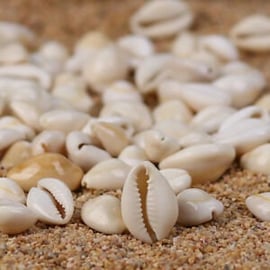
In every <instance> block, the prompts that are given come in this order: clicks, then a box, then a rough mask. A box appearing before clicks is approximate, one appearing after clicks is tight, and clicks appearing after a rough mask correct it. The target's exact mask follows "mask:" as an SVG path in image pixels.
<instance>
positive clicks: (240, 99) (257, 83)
mask: <svg viewBox="0 0 270 270" xmlns="http://www.w3.org/2000/svg"><path fill="white" fill-rule="evenodd" d="M213 85H214V86H215V87H217V88H219V89H221V90H223V92H225V93H228V94H229V95H230V96H231V101H232V106H233V107H236V108H242V107H244V106H247V105H249V104H251V103H253V102H254V101H255V100H256V98H257V97H258V96H259V94H260V93H261V92H262V90H263V88H264V87H265V85H266V81H265V78H264V76H263V75H262V73H261V72H259V71H257V70H251V71H247V72H244V73H238V74H231V75H225V76H223V77H221V78H219V79H217V80H216V81H214V82H213ZM217 91H219V90H218V89H217Z"/></svg>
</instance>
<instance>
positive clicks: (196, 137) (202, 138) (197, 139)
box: [178, 130, 213, 148]
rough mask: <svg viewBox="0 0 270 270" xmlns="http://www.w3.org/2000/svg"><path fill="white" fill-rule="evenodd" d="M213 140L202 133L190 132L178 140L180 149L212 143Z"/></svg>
mask: <svg viewBox="0 0 270 270" xmlns="http://www.w3.org/2000/svg"><path fill="white" fill-rule="evenodd" d="M212 142H213V139H212V137H211V136H210V135H208V134H207V133H205V132H203V131H197V130H194V131H190V132H188V133H187V134H186V135H184V136H182V137H181V138H179V139H178V143H179V145H180V147H181V148H186V147H190V146H193V145H198V144H206V143H212Z"/></svg>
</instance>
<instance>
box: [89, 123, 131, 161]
mask: <svg viewBox="0 0 270 270" xmlns="http://www.w3.org/2000/svg"><path fill="white" fill-rule="evenodd" d="M93 132H94V134H95V136H96V138H97V139H98V140H99V141H100V142H101V145H102V146H103V148H104V149H105V150H106V151H107V152H108V153H109V154H110V155H112V156H118V155H119V154H120V152H121V151H122V150H123V149H124V148H125V147H126V146H127V145H128V144H129V138H128V136H127V135H126V133H125V131H124V129H122V128H121V127H119V126H118V125H115V124H113V123H104V122H103V123H102V122H97V123H95V124H94V126H93ZM112 142H113V143H112Z"/></svg>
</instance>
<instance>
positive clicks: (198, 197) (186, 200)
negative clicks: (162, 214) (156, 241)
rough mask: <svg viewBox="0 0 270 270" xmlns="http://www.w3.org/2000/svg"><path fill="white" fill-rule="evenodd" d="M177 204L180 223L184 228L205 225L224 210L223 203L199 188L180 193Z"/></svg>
mask: <svg viewBox="0 0 270 270" xmlns="http://www.w3.org/2000/svg"><path fill="white" fill-rule="evenodd" d="M177 202H178V207H179V215H178V223H179V224H181V225H184V226H194V225H199V224H202V223H205V222H207V221H210V220H212V219H213V218H216V217H217V216H219V215H221V214H222V212H223V210H224V206H223V204H222V202H220V201H218V200H216V199H215V198H213V197H212V196H210V195H209V194H208V193H207V192H205V191H203V190H201V189H198V188H190V189H186V190H184V191H182V192H180V193H179V194H178V196H177Z"/></svg>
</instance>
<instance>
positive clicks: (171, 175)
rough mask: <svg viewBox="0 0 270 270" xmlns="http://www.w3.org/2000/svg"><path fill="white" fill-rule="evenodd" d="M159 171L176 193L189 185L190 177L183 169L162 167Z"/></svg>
mask: <svg viewBox="0 0 270 270" xmlns="http://www.w3.org/2000/svg"><path fill="white" fill-rule="evenodd" d="M160 173H161V174H162V175H163V176H164V177H165V178H166V179H167V181H168V183H169V185H170V187H171V188H172V190H173V191H174V193H175V194H176V195H177V194H178V193H179V192H181V191H183V190H185V189H187V188H189V187H190V186H191V177H190V175H189V174H188V173H187V172H186V171H185V170H181V169H164V170H160Z"/></svg>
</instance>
